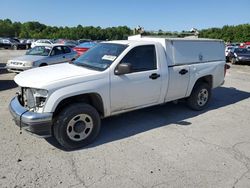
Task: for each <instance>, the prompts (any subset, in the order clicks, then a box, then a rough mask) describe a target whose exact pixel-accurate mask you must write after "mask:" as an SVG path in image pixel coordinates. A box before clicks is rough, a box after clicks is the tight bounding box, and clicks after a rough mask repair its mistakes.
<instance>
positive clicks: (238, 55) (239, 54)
mask: <svg viewBox="0 0 250 188" xmlns="http://www.w3.org/2000/svg"><path fill="white" fill-rule="evenodd" d="M230 61H231V63H232V64H237V63H249V62H250V51H249V50H248V49H247V48H236V49H234V51H233V52H231V53H230Z"/></svg>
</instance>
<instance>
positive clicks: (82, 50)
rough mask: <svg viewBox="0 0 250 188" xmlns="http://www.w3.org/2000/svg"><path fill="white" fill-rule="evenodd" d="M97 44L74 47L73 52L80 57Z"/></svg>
mask: <svg viewBox="0 0 250 188" xmlns="http://www.w3.org/2000/svg"><path fill="white" fill-rule="evenodd" d="M97 44H98V43H97V42H84V43H82V44H79V45H78V46H76V47H74V48H73V50H74V51H76V52H77V53H78V55H79V56H80V55H82V54H84V53H85V52H86V51H88V50H89V49H90V48H92V47H94V46H96V45H97Z"/></svg>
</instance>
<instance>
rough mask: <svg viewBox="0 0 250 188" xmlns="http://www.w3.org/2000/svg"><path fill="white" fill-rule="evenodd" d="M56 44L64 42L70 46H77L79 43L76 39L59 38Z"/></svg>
mask: <svg viewBox="0 0 250 188" xmlns="http://www.w3.org/2000/svg"><path fill="white" fill-rule="evenodd" d="M55 43H56V44H64V45H65V46H68V47H70V48H74V47H76V46H77V45H78V44H79V43H78V42H77V41H75V40H68V39H57V40H55Z"/></svg>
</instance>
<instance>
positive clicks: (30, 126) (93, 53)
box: [9, 36, 226, 149]
mask: <svg viewBox="0 0 250 188" xmlns="http://www.w3.org/2000/svg"><path fill="white" fill-rule="evenodd" d="M224 47H225V46H224V42H223V41H221V40H212V39H211V40H210V39H174V38H153V37H141V36H135V37H130V38H129V40H124V41H110V42H102V43H99V44H97V45H96V46H95V47H93V48H91V49H90V50H88V51H87V52H86V53H84V54H83V55H82V56H80V57H79V58H78V59H76V60H75V61H74V63H63V64H60V65H52V66H48V67H41V68H37V69H32V70H28V71H25V72H22V73H20V74H19V75H17V76H16V77H15V79H14V80H15V82H16V83H17V84H18V85H19V88H20V91H19V92H18V95H17V96H16V97H14V98H13V99H12V100H11V102H10V105H9V109H10V112H11V114H12V116H13V119H14V121H15V122H16V125H18V126H20V128H23V129H25V130H26V131H28V132H30V133H33V134H36V135H38V136H40V137H50V136H54V137H55V138H56V140H57V141H58V143H59V144H61V145H62V146H63V147H64V148H66V149H76V148H79V147H83V146H86V145H88V144H90V143H92V142H93V140H94V139H95V138H96V137H97V135H98V133H99V131H100V128H101V119H102V118H105V117H108V116H112V115H116V114H120V113H124V112H128V111H132V110H136V109H141V108H144V107H149V106H153V105H158V104H163V103H166V102H169V101H174V100H178V99H185V100H186V102H187V104H188V106H189V107H190V108H191V109H193V110H203V109H205V108H206V107H207V106H208V104H209V101H210V99H211V90H212V89H213V88H216V87H219V86H220V85H222V84H223V82H224V77H225V71H226V66H225V54H224Z"/></svg>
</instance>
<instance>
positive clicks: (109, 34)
mask: <svg viewBox="0 0 250 188" xmlns="http://www.w3.org/2000/svg"><path fill="white" fill-rule="evenodd" d="M129 35H132V30H131V29H130V28H128V27H127V26H119V27H110V28H105V29H103V28H101V27H93V26H88V27H83V26H82V25H78V26H77V27H52V26H46V25H44V24H41V23H39V22H25V23H20V22H14V23H12V21H11V20H9V19H5V20H1V19H0V37H20V38H34V39H39V38H46V39H58V38H63V39H74V40H76V39H92V40H120V39H127V37H128V36H129Z"/></svg>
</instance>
